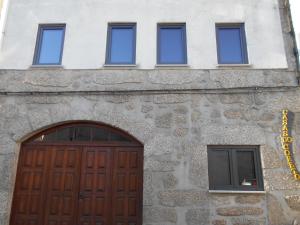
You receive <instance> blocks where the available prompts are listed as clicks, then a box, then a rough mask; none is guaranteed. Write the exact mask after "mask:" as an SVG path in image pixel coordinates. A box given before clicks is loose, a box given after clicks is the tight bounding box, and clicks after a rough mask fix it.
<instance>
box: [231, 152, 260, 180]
mask: <svg viewBox="0 0 300 225" xmlns="http://www.w3.org/2000/svg"><path fill="white" fill-rule="evenodd" d="M236 157H237V164H238V177H239V185H242V186H256V185H257V180H256V175H255V165H254V152H252V151H238V152H236Z"/></svg>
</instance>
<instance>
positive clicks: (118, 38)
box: [109, 27, 134, 64]
mask: <svg viewBox="0 0 300 225" xmlns="http://www.w3.org/2000/svg"><path fill="white" fill-rule="evenodd" d="M110 44H111V46H110V62H109V63H124V64H130V63H134V46H133V45H134V31H133V28H132V27H127V28H120V27H118V28H117V27H112V28H111V43H110Z"/></svg>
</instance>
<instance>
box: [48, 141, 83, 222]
mask: <svg viewBox="0 0 300 225" xmlns="http://www.w3.org/2000/svg"><path fill="white" fill-rule="evenodd" d="M51 156H52V157H51V164H50V169H49V172H50V173H49V175H48V176H49V177H48V179H49V183H48V185H47V198H46V199H47V201H46V202H45V203H46V204H45V208H46V210H45V222H44V224H45V225H74V224H75V221H76V218H75V215H76V212H77V205H78V191H79V171H80V161H81V148H78V147H68V146H62V147H54V148H53V149H51Z"/></svg>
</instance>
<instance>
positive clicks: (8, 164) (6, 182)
mask: <svg viewBox="0 0 300 225" xmlns="http://www.w3.org/2000/svg"><path fill="white" fill-rule="evenodd" d="M13 162H14V155H13V154H6V155H0V178H1V182H0V191H7V190H9V189H10V188H11V187H10V174H11V173H12V169H13V168H14V167H13Z"/></svg>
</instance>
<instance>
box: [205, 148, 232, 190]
mask: <svg viewBox="0 0 300 225" xmlns="http://www.w3.org/2000/svg"><path fill="white" fill-rule="evenodd" d="M209 157H210V163H211V164H212V165H210V174H209V176H210V181H211V182H212V185H213V186H226V185H231V183H232V182H231V177H230V164H229V163H230V160H229V152H228V151H210V152H209Z"/></svg>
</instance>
